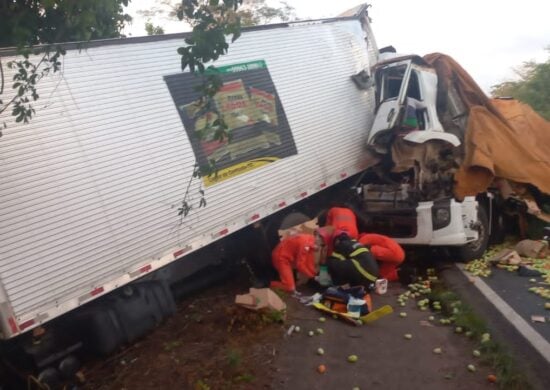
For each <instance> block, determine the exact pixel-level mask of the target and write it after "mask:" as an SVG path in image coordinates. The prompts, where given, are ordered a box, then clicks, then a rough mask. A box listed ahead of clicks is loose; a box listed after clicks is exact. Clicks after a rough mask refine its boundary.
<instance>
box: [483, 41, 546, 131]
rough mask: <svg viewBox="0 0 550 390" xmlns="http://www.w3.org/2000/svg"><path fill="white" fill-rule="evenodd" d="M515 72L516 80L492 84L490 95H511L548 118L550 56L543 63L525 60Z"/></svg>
mask: <svg viewBox="0 0 550 390" xmlns="http://www.w3.org/2000/svg"><path fill="white" fill-rule="evenodd" d="M547 50H548V51H549V52H550V47H549V48H548V49H547ZM515 72H516V74H517V76H518V79H517V80H515V81H505V82H503V83H500V84H497V85H494V86H492V87H491V95H493V96H512V97H513V98H515V99H517V100H519V101H521V102H523V103H526V104H528V105H530V106H531V107H532V108H533V110H535V111H537V112H538V113H539V114H540V115H542V116H543V117H545V118H546V119H547V120H550V58H549V59H548V60H547V61H546V62H543V63H536V62H533V61H529V62H525V63H523V65H522V66H521V67H519V68H518V69H515Z"/></svg>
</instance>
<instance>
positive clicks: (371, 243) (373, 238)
mask: <svg viewBox="0 0 550 390" xmlns="http://www.w3.org/2000/svg"><path fill="white" fill-rule="evenodd" d="M358 241H359V243H360V244H362V245H364V246H366V247H367V248H369V249H370V251H371V253H372V255H373V256H374V258H375V259H376V261H378V262H379V266H380V277H381V278H383V279H387V280H388V281H390V282H394V281H396V280H399V275H398V274H397V268H398V267H399V266H400V265H401V263H403V261H404V260H405V251H404V250H403V248H401V245H399V244H398V243H397V242H395V240H392V239H391V238H389V237H387V236H384V235H382V234H367V233H364V234H361V235H360V236H359V240H358Z"/></svg>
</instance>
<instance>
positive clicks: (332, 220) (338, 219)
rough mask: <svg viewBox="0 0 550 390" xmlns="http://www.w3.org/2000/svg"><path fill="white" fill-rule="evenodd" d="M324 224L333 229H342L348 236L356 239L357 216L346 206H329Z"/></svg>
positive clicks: (357, 232) (357, 234)
mask: <svg viewBox="0 0 550 390" xmlns="http://www.w3.org/2000/svg"><path fill="white" fill-rule="evenodd" d="M326 225H330V226H332V227H333V228H334V231H344V232H346V233H347V234H348V236H349V237H351V238H353V239H354V240H357V237H358V236H359V231H358V230H357V217H356V216H355V213H354V212H353V211H352V210H351V209H348V208H347V207H331V208H330V209H329V210H328V213H327V222H326Z"/></svg>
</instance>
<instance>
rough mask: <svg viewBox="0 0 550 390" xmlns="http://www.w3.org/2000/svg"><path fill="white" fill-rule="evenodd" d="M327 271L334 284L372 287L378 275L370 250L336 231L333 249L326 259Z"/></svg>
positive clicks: (368, 288) (369, 288)
mask: <svg viewBox="0 0 550 390" xmlns="http://www.w3.org/2000/svg"><path fill="white" fill-rule="evenodd" d="M326 265H327V266H328V272H329V273H330V276H331V277H332V280H333V282H334V283H335V284H336V285H342V284H346V283H347V284H349V285H351V286H365V287H366V288H367V290H371V289H372V288H373V287H374V284H375V282H376V280H377V279H378V278H379V276H380V271H379V268H378V264H377V263H376V260H375V259H374V257H373V256H372V254H371V253H370V251H369V250H368V249H367V248H365V247H364V246H363V245H361V244H360V243H359V242H357V241H356V240H354V239H352V238H350V237H349V235H348V234H347V233H346V232H336V233H335V235H334V242H333V251H332V253H331V254H329V255H328V257H327V259H326Z"/></svg>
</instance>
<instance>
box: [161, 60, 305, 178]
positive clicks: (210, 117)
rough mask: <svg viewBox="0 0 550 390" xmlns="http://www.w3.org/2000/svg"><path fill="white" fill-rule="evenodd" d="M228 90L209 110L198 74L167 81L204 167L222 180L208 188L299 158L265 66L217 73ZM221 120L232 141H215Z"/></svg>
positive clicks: (230, 68)
mask: <svg viewBox="0 0 550 390" xmlns="http://www.w3.org/2000/svg"><path fill="white" fill-rule="evenodd" d="M216 72H217V73H218V74H219V76H220V77H221V79H222V81H223V85H222V86H221V88H220V90H219V91H218V92H217V93H216V95H215V96H214V99H213V103H214V104H213V105H210V107H208V106H206V104H204V102H203V101H202V100H201V93H200V92H198V91H197V86H200V85H201V77H202V76H200V75H199V74H193V73H188V72H186V73H179V74H174V75H169V76H164V81H165V82H166V85H167V86H168V90H169V91H170V94H171V95H172V99H173V100H174V103H175V105H176V108H177V110H178V113H179V115H180V118H181V120H182V122H183V126H184V128H185V131H186V132H187V135H188V137H189V140H190V142H191V145H192V147H193V151H194V153H195V158H196V160H197V162H198V163H199V165H201V166H204V165H208V164H209V162H214V164H215V166H216V168H217V169H218V172H217V175H212V176H208V177H203V180H204V184H205V186H210V185H213V184H216V183H219V182H221V181H224V180H227V179H231V178H232V177H235V176H237V175H240V174H243V173H246V172H249V171H251V170H253V169H256V168H260V167H262V166H264V165H266V164H270V163H272V162H275V161H277V160H280V159H282V158H285V157H289V156H292V155H295V154H296V153H297V150H296V145H295V143H294V139H293V137H292V133H291V131H290V127H289V125H288V121H287V118H286V115H285V112H284V110H283V106H282V104H281V101H280V99H279V96H278V95H277V90H276V89H275V85H274V84H273V81H272V79H271V75H270V74H269V70H268V68H267V65H266V63H265V61H263V60H258V61H252V62H246V63H240V64H233V65H227V66H220V67H217V68H216ZM219 117H222V118H223V120H224V121H225V123H226V125H227V127H228V129H227V131H228V133H229V134H230V140H229V141H228V140H224V141H223V142H220V141H217V140H216V139H215V134H216V131H217V130H218V127H217V124H218V122H217V120H218V119H219Z"/></svg>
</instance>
